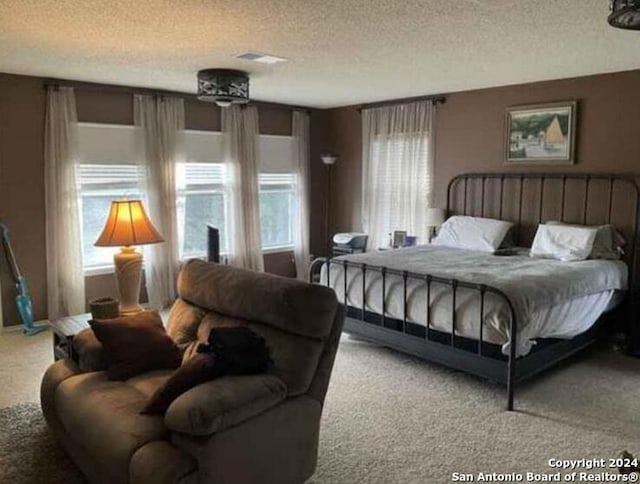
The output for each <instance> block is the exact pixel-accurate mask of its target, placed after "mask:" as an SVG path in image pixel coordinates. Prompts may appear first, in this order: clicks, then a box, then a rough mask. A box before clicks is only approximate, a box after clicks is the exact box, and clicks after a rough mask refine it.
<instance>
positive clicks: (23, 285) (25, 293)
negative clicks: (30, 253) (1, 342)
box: [0, 220, 47, 336]
mask: <svg viewBox="0 0 640 484" xmlns="http://www.w3.org/2000/svg"><path fill="white" fill-rule="evenodd" d="M0 232H1V233H2V247H3V248H4V253H5V255H6V257H7V262H8V263H9V270H10V271H11V276H12V277H13V281H14V282H15V284H16V291H17V292H18V295H17V296H16V306H17V307H18V313H20V319H22V327H23V331H24V334H26V335H27V336H32V335H34V334H38V333H41V332H42V331H45V330H46V329H47V326H46V325H44V324H35V323H34V322H33V309H32V307H31V296H30V295H29V287H28V286H27V281H26V280H25V278H24V277H23V276H22V274H21V273H20V268H19V267H18V264H17V262H16V257H15V255H14V254H13V249H11V243H10V242H9V229H8V228H7V226H6V225H5V224H4V223H3V222H2V221H1V220H0Z"/></svg>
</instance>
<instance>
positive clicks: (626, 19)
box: [607, 0, 640, 30]
mask: <svg viewBox="0 0 640 484" xmlns="http://www.w3.org/2000/svg"><path fill="white" fill-rule="evenodd" d="M609 10H610V11H611V13H610V14H609V17H608V18H607V21H608V22H609V25H611V26H612V27H616V28H618V29H625V30H640V0H611V1H610V3H609Z"/></svg>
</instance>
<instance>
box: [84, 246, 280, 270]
mask: <svg viewBox="0 0 640 484" xmlns="http://www.w3.org/2000/svg"><path fill="white" fill-rule="evenodd" d="M287 252H293V246H282V247H269V248H268V249H263V250H262V254H263V255H270V254H285V253H287ZM226 255H227V254H220V257H226ZM189 259H202V260H207V256H206V255H192V256H186V257H184V258H182V259H180V262H185V261H187V260H189ZM115 272H116V270H115V267H114V266H113V265H108V266H96V267H87V268H85V269H84V276H85V277H93V276H103V275H106V274H115Z"/></svg>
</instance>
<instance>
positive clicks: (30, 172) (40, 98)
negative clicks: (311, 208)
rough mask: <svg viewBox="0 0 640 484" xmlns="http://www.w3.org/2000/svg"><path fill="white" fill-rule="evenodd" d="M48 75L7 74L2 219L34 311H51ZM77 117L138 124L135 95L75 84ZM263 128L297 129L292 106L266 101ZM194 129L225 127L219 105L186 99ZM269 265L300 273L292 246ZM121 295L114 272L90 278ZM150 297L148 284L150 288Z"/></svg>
mask: <svg viewBox="0 0 640 484" xmlns="http://www.w3.org/2000/svg"><path fill="white" fill-rule="evenodd" d="M45 101H46V96H45V88H44V80H43V79H41V78H36V77H28V76H17V75H10V74H1V73H0V219H2V220H4V221H5V222H6V223H7V225H8V226H9V227H10V229H11V241H12V245H13V248H14V250H15V254H16V259H17V260H18V262H19V264H20V267H21V269H22V271H23V273H24V275H25V277H26V279H27V280H28V282H29V286H30V288H31V294H32V299H33V309H34V313H35V317H36V318H37V319H42V318H45V317H46V312H47V311H46V306H47V303H46V258H45V257H46V256H45V203H44V155H43V152H44V146H43V143H44V116H45ZM76 104H77V110H78V120H79V121H84V122H97V123H114V124H133V97H132V95H131V94H130V93H127V92H118V91H114V90H111V89H109V88H108V87H106V88H105V89H98V90H95V89H91V90H85V89H76ZM259 110H260V131H261V132H262V133H263V134H273V135H290V134H291V110H290V109H286V108H284V107H271V106H259ZM185 117H186V119H185V124H186V127H187V129H200V130H212V131H217V130H220V110H219V108H218V107H217V106H215V105H213V104H208V103H202V102H199V101H197V100H195V99H193V100H191V99H187V100H185ZM265 268H266V270H267V271H269V272H272V273H276V274H280V275H284V276H292V275H295V265H294V263H293V254H292V253H281V254H267V255H265ZM0 281H1V283H2V287H3V290H2V311H3V316H4V324H5V325H11V324H17V323H19V318H18V314H17V312H16V310H15V305H14V303H13V300H14V297H15V292H14V291H13V285H12V281H11V278H10V276H9V271H8V268H7V266H6V263H5V260H4V257H0ZM106 295H114V296H115V295H117V292H116V288H115V282H114V277H113V275H112V274H105V275H98V276H91V277H87V278H86V297H87V300H90V299H93V298H96V297H100V296H106ZM143 296H144V289H143Z"/></svg>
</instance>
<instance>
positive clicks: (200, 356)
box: [140, 353, 224, 415]
mask: <svg viewBox="0 0 640 484" xmlns="http://www.w3.org/2000/svg"><path fill="white" fill-rule="evenodd" d="M223 374H224V367H223V366H221V365H217V364H216V356H215V355H214V354H213V353H196V354H195V355H193V356H192V357H191V358H189V359H188V360H187V361H185V362H184V363H182V366H181V367H180V368H178V369H177V370H176V371H175V372H173V374H172V375H171V376H170V377H169V379H168V380H167V381H166V382H164V384H163V385H161V386H160V387H159V388H158V389H157V390H156V391H155V392H154V394H153V395H151V398H150V399H149V402H148V403H147V405H146V406H145V407H144V408H143V409H142V411H141V412H140V413H142V414H150V415H161V414H164V413H165V412H166V411H167V408H169V405H171V402H173V401H174V400H175V399H176V398H178V397H179V396H180V395H182V394H183V393H184V392H186V391H187V390H190V389H191V388H193V387H195V386H196V385H199V384H200V383H204V382H207V381H209V380H213V379H214V378H217V377H219V376H222V375H223Z"/></svg>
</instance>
